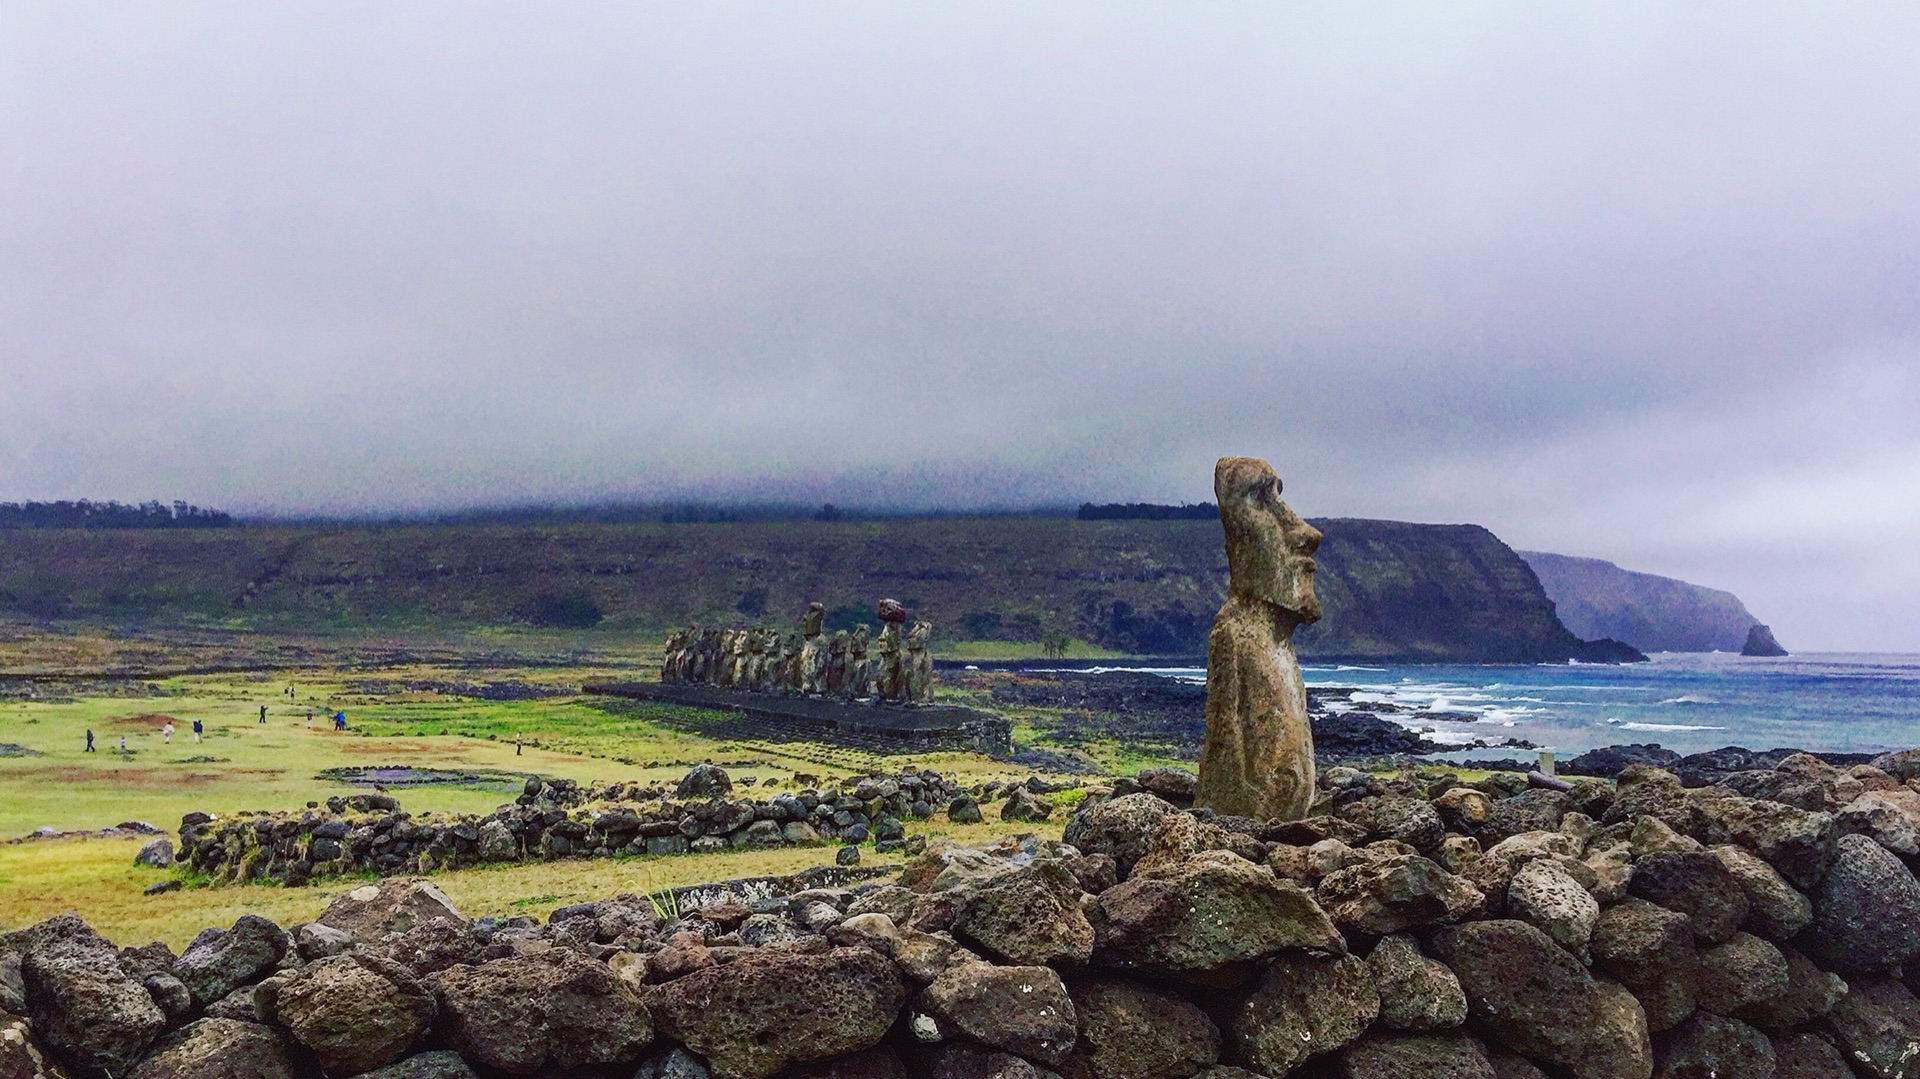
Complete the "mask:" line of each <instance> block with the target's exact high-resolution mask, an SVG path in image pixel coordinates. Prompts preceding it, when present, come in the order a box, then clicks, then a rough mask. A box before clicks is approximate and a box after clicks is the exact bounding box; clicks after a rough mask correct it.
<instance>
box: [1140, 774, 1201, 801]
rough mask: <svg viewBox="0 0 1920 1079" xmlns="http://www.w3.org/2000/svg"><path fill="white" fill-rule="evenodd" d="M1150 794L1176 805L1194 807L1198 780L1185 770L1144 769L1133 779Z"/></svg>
mask: <svg viewBox="0 0 1920 1079" xmlns="http://www.w3.org/2000/svg"><path fill="white" fill-rule="evenodd" d="M1133 780H1134V782H1136V783H1138V784H1140V786H1141V787H1142V788H1144V789H1145V790H1146V792H1147V793H1148V794H1156V795H1159V796H1160V797H1162V798H1165V799H1166V800H1167V801H1169V802H1172V803H1174V804H1175V805H1192V804H1193V795H1194V790H1195V788H1196V787H1197V786H1198V782H1199V781H1198V778H1197V777H1196V776H1195V775H1194V774H1193V773H1192V772H1189V771H1187V770H1186V769H1185V768H1143V769H1141V770H1140V774H1139V775H1136V776H1134V777H1133Z"/></svg>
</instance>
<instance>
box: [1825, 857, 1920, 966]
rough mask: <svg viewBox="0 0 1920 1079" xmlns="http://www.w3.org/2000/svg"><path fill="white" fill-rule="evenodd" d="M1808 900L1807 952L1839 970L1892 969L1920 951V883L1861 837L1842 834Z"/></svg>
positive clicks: (1896, 860)
mask: <svg viewBox="0 0 1920 1079" xmlns="http://www.w3.org/2000/svg"><path fill="white" fill-rule="evenodd" d="M1838 848H1839V854H1838V857H1837V858H1836V859H1835V860H1834V863H1833V868H1832V869H1831V870H1829V871H1828V873H1827V876H1826V879H1825V880H1823V881H1821V882H1820V888H1819V890H1818V891H1817V892H1816V893H1815V895H1814V898H1813V923H1812V924H1811V925H1810V926H1808V927H1807V934H1806V938H1805V941H1806V943H1805V949H1806V952H1807V954H1808V955H1809V956H1810V957H1811V958H1812V959H1813V960H1814V961H1815V962H1817V963H1819V964H1820V965H1822V966H1824V967H1828V968H1831V969H1833V970H1837V971H1839V972H1840V973H1842V974H1849V973H1856V972H1858V973H1879V972H1882V971H1888V970H1892V969H1894V968H1895V967H1898V966H1900V965H1901V964H1902V963H1905V962H1906V961H1907V960H1909V959H1912V958H1913V957H1914V956H1916V955H1920V881H1916V880H1915V879H1914V876H1913V874H1912V873H1911V872H1908V870H1907V867H1906V866H1905V865H1903V864H1901V861H1900V859H1898V858H1896V857H1894V856H1893V855H1892V854H1890V853H1888V852H1887V850H1886V848H1884V847H1882V846H1880V844H1878V843H1875V842H1874V841H1873V840H1871V839H1869V838H1867V837H1866V836H1862V835H1849V836H1842V837H1841V838H1840V841H1839V843H1838Z"/></svg>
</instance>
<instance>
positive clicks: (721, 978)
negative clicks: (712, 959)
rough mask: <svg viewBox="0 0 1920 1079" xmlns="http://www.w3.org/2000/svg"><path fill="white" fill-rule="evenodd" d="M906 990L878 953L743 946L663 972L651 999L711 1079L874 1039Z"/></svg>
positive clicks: (756, 1076)
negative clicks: (666, 976)
mask: <svg viewBox="0 0 1920 1079" xmlns="http://www.w3.org/2000/svg"><path fill="white" fill-rule="evenodd" d="M906 999H907V986H906V983H905V982H904V981H903V980H902V979H901V977H900V972H899V970H898V969H897V968H896V967H895V966H894V965H893V963H892V962H891V961H890V960H888V959H887V958H886V957H885V956H883V955H880V954H879V953H877V952H873V951H869V950H868V949H866V948H834V949H831V950H829V951H825V952H821V953H817V954H811V955H809V954H800V953H788V952H774V951H770V950H769V951H760V952H753V953H749V954H746V955H743V956H741V957H740V958H738V959H735V960H734V961H733V962H731V963H728V964H726V965H724V966H713V967H707V968H705V969H703V970H698V971H695V972H693V973H691V974H689V975H687V976H685V977H683V978H679V979H677V980H675V981H672V982H668V983H667V984H666V985H664V986H661V987H660V988H659V989H658V990H657V991H656V993H655V995H654V996H653V997H652V998H651V999H650V1000H649V1001H648V1006H649V1008H651V1009H652V1011H653V1014H654V1017H655V1019H656V1021H657V1022H658V1023H659V1024H660V1026H661V1028H662V1029H663V1030H664V1031H666V1033H668V1034H669V1035H671V1036H672V1037H674V1038H675V1039H676V1040H678V1041H679V1042H681V1043H682V1044H684V1045H685V1046H686V1047H687V1048H688V1049H691V1050H693V1051H694V1052H696V1053H699V1054H700V1055H701V1056H703V1057H705V1058H706V1059H707V1062H708V1065H709V1066H710V1067H711V1068H712V1070H713V1074H714V1075H715V1076H716V1077H718V1079H764V1077H765V1076H770V1075H772V1074H774V1073H775V1072H777V1071H779V1070H780V1069H781V1068H784V1067H787V1066H788V1065H791V1064H804V1063H809V1062H812V1061H816V1060H825V1059H827V1058H830V1057H835V1056H839V1055H841V1054H843V1053H850V1052H854V1051H856V1050H860V1049H865V1048H867V1047H869V1046H871V1045H875V1044H877V1043H878V1042H879V1041H880V1039H881V1037H883V1036H884V1035H885V1034H886V1032H887V1029H888V1028H889V1027H891V1026H892V1025H893V1021H894V1018H895V1016H896V1015H897V1014H898V1013H899V1011H900V1007H901V1005H902V1004H904V1003H906Z"/></svg>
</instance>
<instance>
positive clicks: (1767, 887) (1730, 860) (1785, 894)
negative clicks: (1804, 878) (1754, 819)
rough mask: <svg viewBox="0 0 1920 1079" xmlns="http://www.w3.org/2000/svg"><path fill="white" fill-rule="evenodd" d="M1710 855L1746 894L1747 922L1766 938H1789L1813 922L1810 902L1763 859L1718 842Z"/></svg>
mask: <svg viewBox="0 0 1920 1079" xmlns="http://www.w3.org/2000/svg"><path fill="white" fill-rule="evenodd" d="M1713 856H1714V857H1715V858H1718V859H1720V864H1721V865H1724V866H1726V867H1727V872H1729V873H1732V874H1733V879H1734V880H1736V881H1738V882H1740V890H1741V891H1743V892H1746V893H1747V924H1749V925H1751V926H1752V927H1753V929H1754V932H1756V933H1759V934H1760V935H1761V936H1763V937H1766V938H1767V939H1768V940H1792V939H1793V938H1794V936H1795V935H1796V934H1798V933H1799V932H1800V931H1801V930H1802V929H1805V928H1806V927H1807V923H1808V922H1811V921H1813V903H1812V902H1811V901H1810V900H1808V899H1807V897H1806V896H1804V895H1802V894H1800V891H1799V889H1797V888H1795V887H1794V886H1793V885H1791V884H1788V883H1787V879H1786V878H1785V877H1783V876H1781V875H1780V873H1779V871H1777V870H1775V869H1774V868H1773V867H1772V866H1770V865H1768V864H1767V863H1766V862H1763V861H1761V860H1760V859H1759V858H1757V857H1755V856H1754V855H1752V854H1750V853H1748V852H1747V851H1745V850H1742V849H1741V848H1739V847H1735V846H1728V845H1725V844H1723V845H1721V846H1717V847H1714V848H1713Z"/></svg>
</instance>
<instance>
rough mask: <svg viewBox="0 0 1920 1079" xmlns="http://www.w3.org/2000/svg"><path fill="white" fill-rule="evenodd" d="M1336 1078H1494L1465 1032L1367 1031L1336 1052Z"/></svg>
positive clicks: (1482, 1053) (1484, 1055) (1488, 1063)
mask: <svg viewBox="0 0 1920 1079" xmlns="http://www.w3.org/2000/svg"><path fill="white" fill-rule="evenodd" d="M1340 1079H1497V1076H1496V1075H1495V1074H1494V1070H1493V1064H1492V1062H1491V1061H1489V1060H1488V1059H1487V1051H1486V1047H1485V1046H1483V1045H1481V1044H1480V1042H1479V1040H1478V1039H1476V1038H1471V1037H1468V1036H1467V1035H1465V1034H1368V1035H1367V1036H1366V1037H1364V1038H1362V1039H1360V1040H1359V1041H1358V1042H1355V1043H1354V1044H1353V1045H1351V1046H1349V1047H1348V1048H1347V1051H1346V1052H1344V1053H1342V1054H1341V1055H1340Z"/></svg>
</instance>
